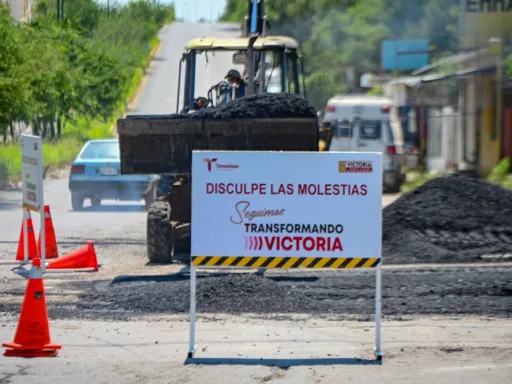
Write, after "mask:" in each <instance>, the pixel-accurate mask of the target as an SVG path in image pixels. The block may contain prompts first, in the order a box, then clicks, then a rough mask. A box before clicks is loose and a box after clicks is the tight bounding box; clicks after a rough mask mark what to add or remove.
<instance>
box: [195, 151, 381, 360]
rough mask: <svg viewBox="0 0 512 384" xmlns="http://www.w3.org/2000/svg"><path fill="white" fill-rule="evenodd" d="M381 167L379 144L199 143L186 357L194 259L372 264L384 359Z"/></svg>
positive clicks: (208, 263) (313, 265) (203, 263)
mask: <svg viewBox="0 0 512 384" xmlns="http://www.w3.org/2000/svg"><path fill="white" fill-rule="evenodd" d="M382 172H383V166H382V154H381V153H373V152H366V153H362V152H357V153H356V152H256V151H247V152H243V151H193V153H192V173H193V175H194V177H193V179H192V201H193V202H194V204H193V205H192V224H191V225H192V243H191V258H192V261H191V274H190V345H189V350H188V357H189V358H192V357H193V356H194V354H195V351H196V345H195V322H196V268H201V267H203V268H204V267H215V268H228V269H229V268H235V267H236V268H249V269H352V268H375V271H376V278H375V283H376V288H375V327H376V333H375V356H376V358H377V359H378V360H381V359H382V351H381V254H382ZM215 255H228V256H215ZM242 255H245V256H242Z"/></svg>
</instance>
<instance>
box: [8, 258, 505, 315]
mask: <svg viewBox="0 0 512 384" xmlns="http://www.w3.org/2000/svg"><path fill="white" fill-rule="evenodd" d="M510 281H511V270H510V269H506V268H499V267H497V268H492V269H491V268H486V269H478V268H476V267H471V266H468V267H467V268H464V269H445V270H438V269H436V270H432V269H429V268H423V269H418V270H414V271H411V270H402V269H397V270H387V269H385V270H383V278H382V295H383V302H382V306H383V307H382V311H383V315H384V316H385V317H386V318H394V319H400V318H401V317H402V316H406V315H421V314H428V315H435V314H473V315H483V314H485V315H495V316H508V317H510V313H512V312H511V311H512V300H511V298H512V286H511V285H510ZM56 288H57V287H56ZM24 291H25V287H24V286H21V285H20V287H19V288H14V287H12V285H11V286H9V287H5V289H3V291H2V292H3V295H4V296H5V298H7V299H4V301H3V302H2V303H0V315H1V314H12V315H13V316H18V315H19V308H20V304H19V303H20V301H21V300H22V298H23V294H24ZM52 291H54V290H52ZM55 291H56V292H57V291H58V292H74V293H76V294H77V295H78V297H77V299H76V300H71V301H70V299H69V296H62V295H60V294H56V293H55V292H54V294H52V293H51V292H50V291H48V292H47V305H48V314H49V316H50V317H51V318H52V319H104V320H118V321H122V320H130V319H137V318H140V317H144V316H146V315H152V314H153V315H158V314H187V313H188V311H189V302H190V301H189V300H190V281H189V277H188V276H186V275H182V276H177V275H167V276H166V275H157V276H133V275H132V276H120V277H119V278H116V279H114V281H111V280H108V281H63V282H62V283H59V284H58V288H57V289H56V290H55ZM14 297H16V298H14ZM196 300H197V301H196V304H197V311H198V315H199V316H201V314H226V313H227V314H244V313H246V314H247V313H250V314H252V315H251V316H252V317H259V318H278V319H291V318H293V314H296V313H302V314H305V315H307V314H309V315H314V316H315V317H317V316H320V317H322V316H326V317H328V318H330V317H336V318H339V319H357V320H365V321H366V320H372V319H373V314H374V310H375V274H374V273H372V271H368V270H366V271H362V270H352V271H351V272H350V273H349V272H348V271H338V272H334V271H322V272H318V273H315V274H314V275H313V274H312V273H308V272H302V273H300V272H299V273H297V272H295V273H293V274H290V273H276V272H273V273H270V272H269V273H266V274H265V276H258V275H254V274H240V273H231V274H227V275H220V276H219V275H216V276H211V275H210V276H205V275H202V274H201V272H199V274H198V278H197V291H196Z"/></svg>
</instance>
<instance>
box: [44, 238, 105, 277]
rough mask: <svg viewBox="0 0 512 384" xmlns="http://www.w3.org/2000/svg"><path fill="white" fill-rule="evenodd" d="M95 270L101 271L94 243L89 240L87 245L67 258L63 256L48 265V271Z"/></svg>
mask: <svg viewBox="0 0 512 384" xmlns="http://www.w3.org/2000/svg"><path fill="white" fill-rule="evenodd" d="M82 268H93V270H94V271H97V270H98V269H99V265H98V260H97V258H96V251H95V250H94V244H93V242H92V241H90V240H87V241H86V244H85V245H84V246H83V247H81V248H79V249H77V250H76V251H73V252H71V253H69V254H67V255H66V256H62V257H60V258H58V259H56V260H52V261H50V262H49V263H48V266H47V267H46V269H82Z"/></svg>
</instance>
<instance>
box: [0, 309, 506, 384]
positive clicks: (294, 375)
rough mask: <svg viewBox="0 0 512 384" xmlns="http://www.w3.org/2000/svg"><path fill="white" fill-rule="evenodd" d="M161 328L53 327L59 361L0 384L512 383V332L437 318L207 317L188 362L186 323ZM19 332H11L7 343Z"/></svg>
mask: <svg viewBox="0 0 512 384" xmlns="http://www.w3.org/2000/svg"><path fill="white" fill-rule="evenodd" d="M160 320H161V321H156V322H155V321H151V319H147V320H146V321H136V322H96V321H72V320H58V321H52V323H51V326H52V341H53V342H55V343H60V344H62V350H61V351H60V354H59V356H58V357H55V358H48V359H32V360H30V359H22V358H12V357H11V358H2V359H0V383H2V384H25V383H29V382H34V383H35V382H37V383H38V384H58V383H69V382H73V383H75V384H82V383H84V384H90V383H97V384H103V383H105V384H107V383H108V384H111V383H124V384H142V383H205V382H208V383H209V384H239V383H247V384H252V383H254V384H256V383H275V384H278V383H282V384H284V383H287V384H300V383H318V384H320V383H322V384H323V383H368V382H379V383H383V384H385V383H390V384H391V383H393V384H396V383H418V384H427V383H428V384H430V383H436V384H443V383H449V384H457V383H464V384H467V383H486V384H487V383H489V384H491V383H496V384H498V383H499V384H504V383H509V382H511V381H512V349H511V345H512V322H510V321H508V320H491V319H485V318H471V317H464V318H462V317H437V318H423V319H417V320H411V321H386V322H384V323H383V333H382V335H383V336H382V337H383V339H382V348H383V349H382V351H383V360H382V361H381V362H378V361H376V360H375V359H374V356H373V345H374V337H375V328H374V324H373V323H368V322H351V321H343V322H338V321H330V320H315V319H304V318H303V316H299V315H297V316H296V318H295V319H294V320H293V321H290V320H286V321H283V320H276V321H265V322H262V321H260V320H254V319H252V317H251V316H250V315H245V316H236V317H234V316H227V315H215V316H212V315H210V316H205V315H202V316H200V318H199V320H198V323H197V330H196V332H197V333H196V347H197V349H196V354H195V356H194V358H193V359H187V351H188V335H189V333H188V332H189V327H188V322H187V321H186V318H184V317H176V316H174V317H167V318H160ZM14 326H15V324H14V323H13V322H11V321H8V322H3V326H2V327H1V328H0V337H1V338H2V340H11V338H12V335H13V332H14Z"/></svg>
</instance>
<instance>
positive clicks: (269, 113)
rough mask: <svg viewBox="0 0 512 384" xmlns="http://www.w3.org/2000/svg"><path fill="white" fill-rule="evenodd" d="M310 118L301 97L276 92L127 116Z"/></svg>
mask: <svg viewBox="0 0 512 384" xmlns="http://www.w3.org/2000/svg"><path fill="white" fill-rule="evenodd" d="M287 117H293V118H314V117H316V111H315V108H314V107H313V106H312V105H311V104H309V103H308V101H307V100H305V99H304V98H303V97H301V96H299V95H295V94H288V93H279V94H264V95H251V96H246V97H241V98H239V99H235V100H233V101H231V102H229V103H227V104H223V105H220V106H217V107H208V108H204V109H201V110H199V111H197V112H194V113H179V114H171V115H150V116H145V115H130V116H127V118H128V119H172V120H174V119H251V118H252V119H254V118H260V119H261V118H287Z"/></svg>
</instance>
